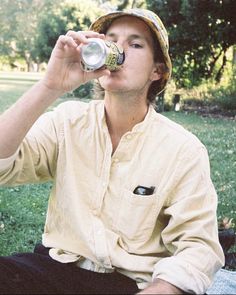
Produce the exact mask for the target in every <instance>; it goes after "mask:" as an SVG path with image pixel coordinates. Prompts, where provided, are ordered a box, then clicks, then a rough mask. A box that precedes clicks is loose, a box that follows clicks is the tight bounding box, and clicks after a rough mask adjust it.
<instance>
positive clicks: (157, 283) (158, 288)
mask: <svg viewBox="0 0 236 295" xmlns="http://www.w3.org/2000/svg"><path fill="white" fill-rule="evenodd" d="M138 294H186V293H185V292H184V291H183V290H181V289H179V288H177V287H175V286H174V285H172V284H170V283H168V282H166V281H164V280H161V279H155V280H154V281H153V283H151V284H150V285H149V286H148V287H147V288H145V289H144V290H142V291H141V292H139V293H138Z"/></svg>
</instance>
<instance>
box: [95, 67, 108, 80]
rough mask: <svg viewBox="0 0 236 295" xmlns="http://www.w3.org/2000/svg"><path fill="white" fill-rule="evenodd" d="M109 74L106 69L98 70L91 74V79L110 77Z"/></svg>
mask: <svg viewBox="0 0 236 295" xmlns="http://www.w3.org/2000/svg"><path fill="white" fill-rule="evenodd" d="M110 74H111V72H110V71H109V70H108V69H99V70H96V71H94V72H91V76H92V79H98V78H100V77H102V76H110Z"/></svg>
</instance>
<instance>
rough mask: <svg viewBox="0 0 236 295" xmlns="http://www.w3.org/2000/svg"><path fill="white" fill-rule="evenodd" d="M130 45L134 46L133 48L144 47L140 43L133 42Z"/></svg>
mask: <svg viewBox="0 0 236 295" xmlns="http://www.w3.org/2000/svg"><path fill="white" fill-rule="evenodd" d="M130 46H131V47H133V48H143V46H142V45H140V44H138V43H133V44H131V45H130Z"/></svg>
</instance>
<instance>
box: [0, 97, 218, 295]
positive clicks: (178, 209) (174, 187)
mask: <svg viewBox="0 0 236 295" xmlns="http://www.w3.org/2000/svg"><path fill="white" fill-rule="evenodd" d="M48 180H52V181H53V188H52V191H51V194H50V198H49V203H48V211H47V217H46V223H45V229H44V233H43V237H42V240H43V244H44V246H46V247H50V248H51V250H50V255H51V257H52V258H53V259H56V260H58V261H60V262H62V263H68V262H74V263H76V264H77V265H78V267H83V268H87V269H90V270H93V271H100V272H112V271H114V270H116V271H118V272H120V273H123V274H124V275H126V276H128V277H130V278H132V279H134V280H136V282H137V284H138V286H139V288H144V287H146V286H147V285H148V283H149V282H151V281H152V279H154V278H160V279H163V280H166V281H168V282H170V283H172V284H173V285H175V286H177V287H179V288H181V289H183V290H184V291H186V292H190V293H191V292H193V293H197V294H200V293H204V292H205V291H206V288H207V287H208V286H209V285H210V283H211V281H212V278H213V275H214V274H215V272H216V271H217V270H218V269H219V268H220V267H221V266H222V265H223V263H224V258H223V252H222V249H221V247H220V244H219V242H218V230H217V219H216V208H217V196H216V192H215V189H214V187H213V185H212V182H211V179H210V170H209V161H208V155H207V151H206V149H205V147H204V146H203V144H202V143H201V142H200V141H199V140H198V139H197V138H196V137H195V136H194V135H193V134H191V133H190V132H188V131H186V130H185V129H184V128H182V127H181V126H179V125H178V124H176V123H174V122H172V121H170V120H169V119H167V118H165V117H164V116H162V115H161V114H158V113H156V112H155V110H154V109H153V107H152V106H150V107H149V112H148V114H147V115H146V117H145V119H144V121H143V122H141V123H139V124H137V125H136V126H135V127H134V128H133V130H132V131H130V132H128V133H126V134H124V136H123V137H122V138H121V140H120V143H119V145H118V147H117V149H116V151H115V153H114V154H113V155H112V144H111V139H110V136H109V132H108V129H107V125H106V120H105V112H104V102H103V101H91V102H90V103H83V102H65V103H63V104H61V105H60V106H58V107H57V108H56V109H55V110H54V111H51V112H47V113H45V114H44V115H43V116H41V118H39V120H38V121H37V122H36V123H35V124H34V126H33V127H32V128H31V130H30V132H29V133H28V135H27V136H26V138H25V139H24V141H23V143H22V144H21V146H20V148H19V150H18V151H17V153H16V154H15V155H13V156H12V157H10V158H8V159H1V160H0V184H1V185H18V184H23V183H34V182H42V181H48ZM137 186H146V187H154V190H153V193H152V194H151V195H138V194H135V193H134V190H135V188H136V187H137Z"/></svg>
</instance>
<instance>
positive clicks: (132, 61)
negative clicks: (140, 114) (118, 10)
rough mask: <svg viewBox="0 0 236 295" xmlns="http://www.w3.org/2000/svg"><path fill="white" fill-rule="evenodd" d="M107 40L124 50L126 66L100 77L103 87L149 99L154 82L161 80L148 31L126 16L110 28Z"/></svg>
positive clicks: (140, 21) (145, 27)
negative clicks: (148, 92) (151, 85)
mask: <svg viewBox="0 0 236 295" xmlns="http://www.w3.org/2000/svg"><path fill="white" fill-rule="evenodd" d="M106 39H107V40H110V41H113V42H116V43H118V44H119V45H121V46H122V47H123V49H124V52H125V62H124V64H123V65H122V67H121V68H120V70H118V71H115V72H111V75H110V76H104V77H101V78H100V79H99V82H100V84H101V86H102V87H103V88H104V89H105V90H106V91H108V92H113V93H117V94H118V93H127V92H133V93H136V94H137V95H142V96H145V97H146V94H147V90H148V88H149V86H150V84H151V83H152V81H154V80H158V79H160V75H159V74H158V73H157V71H156V66H155V63H154V60H153V40H152V36H151V32H150V30H149V27H148V26H147V25H146V24H145V23H144V22H143V21H142V20H140V19H138V18H136V17H132V16H123V17H120V18H119V19H117V20H115V21H114V22H113V23H112V24H111V26H110V27H109V29H108V31H107V33H106Z"/></svg>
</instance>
